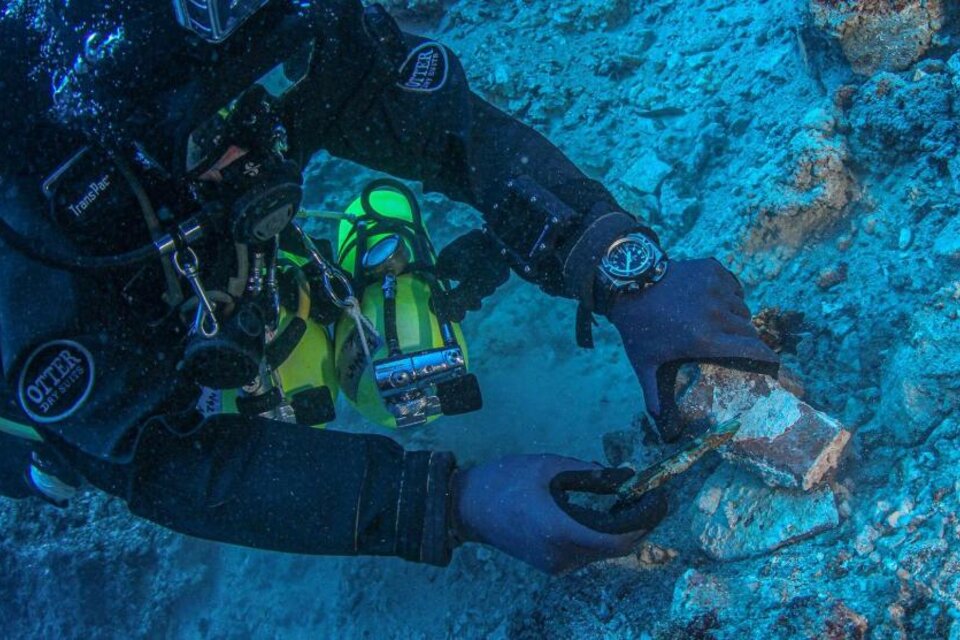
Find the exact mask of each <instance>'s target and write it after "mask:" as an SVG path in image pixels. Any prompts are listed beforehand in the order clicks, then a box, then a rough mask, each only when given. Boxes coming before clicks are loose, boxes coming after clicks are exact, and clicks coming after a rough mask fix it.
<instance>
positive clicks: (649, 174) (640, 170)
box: [620, 149, 673, 194]
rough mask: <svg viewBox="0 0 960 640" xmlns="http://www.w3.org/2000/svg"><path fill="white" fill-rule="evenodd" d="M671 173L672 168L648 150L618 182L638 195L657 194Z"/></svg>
mask: <svg viewBox="0 0 960 640" xmlns="http://www.w3.org/2000/svg"><path fill="white" fill-rule="evenodd" d="M671 172H673V167H671V166H670V165H668V164H667V163H666V162H664V161H662V160H661V159H660V158H659V157H657V154H656V152H654V151H652V150H649V149H648V150H646V151H645V152H644V153H643V155H642V156H640V157H639V158H638V159H637V160H636V161H635V162H634V163H633V164H632V165H631V166H630V168H629V169H627V171H626V173H624V174H623V175H622V176H621V177H620V182H622V183H623V184H625V185H626V186H628V187H630V188H631V189H633V190H634V191H636V192H637V193H640V194H649V193H657V191H658V190H659V189H660V185H661V184H663V181H664V180H666V178H667V176H668V175H670V173H671Z"/></svg>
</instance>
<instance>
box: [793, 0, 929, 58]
mask: <svg viewBox="0 0 960 640" xmlns="http://www.w3.org/2000/svg"><path fill="white" fill-rule="evenodd" d="M810 6H811V12H812V14H813V21H814V23H815V24H816V25H817V26H818V27H820V28H821V29H823V30H824V31H826V32H827V33H829V34H830V35H832V36H833V37H835V38H837V39H838V40H839V42H840V46H841V48H842V49H843V53H844V55H845V56H846V57H847V60H849V61H850V66H851V67H852V68H853V70H854V71H856V72H857V73H861V74H864V75H871V74H873V73H875V72H876V71H880V70H885V71H902V70H903V69H906V68H907V67H909V66H910V65H912V64H913V63H914V62H916V61H917V60H919V59H920V58H921V57H922V56H923V54H924V53H926V51H927V49H929V48H930V45H931V43H932V42H933V37H934V35H935V34H936V33H937V31H939V30H940V28H941V27H942V26H943V19H944V14H943V2H942V0H811V3H810Z"/></svg>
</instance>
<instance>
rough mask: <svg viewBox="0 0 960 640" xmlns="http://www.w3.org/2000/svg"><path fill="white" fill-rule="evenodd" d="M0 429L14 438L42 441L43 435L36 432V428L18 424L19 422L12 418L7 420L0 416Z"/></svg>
mask: <svg viewBox="0 0 960 640" xmlns="http://www.w3.org/2000/svg"><path fill="white" fill-rule="evenodd" d="M0 431H2V432H3V433H6V434H8V435H11V436H14V437H15V438H23V439H25V440H33V441H35V442H43V437H41V435H40V434H39V433H37V430H36V429H34V428H33V427H29V426H27V425H25V424H20V423H19V422H14V421H12V420H7V419H6V418H0Z"/></svg>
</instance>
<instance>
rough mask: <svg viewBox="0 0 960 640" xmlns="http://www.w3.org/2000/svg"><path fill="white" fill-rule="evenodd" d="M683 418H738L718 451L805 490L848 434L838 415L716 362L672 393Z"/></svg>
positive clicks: (825, 471) (776, 482) (775, 483)
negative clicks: (730, 436) (676, 393)
mask: <svg viewBox="0 0 960 640" xmlns="http://www.w3.org/2000/svg"><path fill="white" fill-rule="evenodd" d="M678 405H679V407H680V413H681V416H682V418H683V420H684V421H687V422H694V421H697V422H702V421H704V420H709V421H716V422H726V421H727V420H731V419H733V418H738V419H739V420H740V423H741V426H740V430H739V431H738V432H737V434H736V435H735V436H734V437H733V439H732V440H731V441H730V442H729V443H728V444H727V445H725V446H724V447H721V449H720V454H721V455H722V456H723V457H724V458H726V459H727V460H730V461H731V462H734V463H736V464H737V465H739V466H741V467H744V468H746V469H749V470H750V471H752V472H754V473H756V474H759V476H760V477H761V478H763V480H764V482H766V483H767V484H768V485H770V486H772V487H788V488H795V489H803V490H804V491H809V490H810V489H812V488H814V487H816V486H817V485H819V484H821V483H823V482H824V481H825V480H826V479H828V478H829V477H830V475H831V474H832V472H833V471H834V470H835V469H836V467H837V464H838V463H839V460H840V456H841V454H842V453H843V451H844V448H845V447H846V446H847V443H848V442H849V440H850V432H849V431H847V430H846V429H844V428H843V425H841V424H840V423H839V422H838V421H836V420H834V419H833V418H831V417H830V416H828V415H826V414H824V413H822V412H820V411H817V410H816V409H814V408H813V407H811V406H810V405H808V404H807V403H805V402H803V401H802V400H800V399H799V398H797V397H796V396H795V395H794V394H792V393H791V392H790V391H788V390H787V389H785V388H784V387H783V386H782V385H781V384H780V383H779V382H778V381H777V380H774V379H773V378H771V377H769V376H764V375H760V374H753V373H744V372H740V371H734V370H732V369H726V368H724V367H720V366H716V365H700V366H699V372H698V374H697V375H695V376H694V377H693V378H692V379H691V382H689V383H688V386H687V387H686V389H684V390H683V392H682V394H681V396H680V397H679V398H678Z"/></svg>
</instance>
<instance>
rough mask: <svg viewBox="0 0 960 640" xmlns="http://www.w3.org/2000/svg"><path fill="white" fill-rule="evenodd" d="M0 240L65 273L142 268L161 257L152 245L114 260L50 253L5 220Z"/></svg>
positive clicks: (2, 221)
mask: <svg viewBox="0 0 960 640" xmlns="http://www.w3.org/2000/svg"><path fill="white" fill-rule="evenodd" d="M0 240H3V241H4V242H5V243H7V244H8V245H10V247H11V248H13V249H14V250H15V251H19V252H20V253H22V254H23V255H25V256H27V257H28V258H30V259H32V260H36V261H37V262H40V263H41V264H44V265H46V266H48V267H52V268H54V269H63V270H66V271H102V270H104V269H118V268H121V267H129V266H132V265H135V264H139V263H141V262H145V261H147V260H149V259H150V258H154V257H157V256H159V255H160V254H159V251H158V250H157V248H156V247H155V246H154V245H152V244H147V245H144V246H142V247H140V248H139V249H134V250H133V251H128V252H126V253H118V254H116V255H112V256H90V255H85V254H82V253H73V254H68V253H60V252H59V251H57V250H55V249H51V248H50V247H49V246H48V245H46V244H44V243H43V242H41V241H37V240H31V239H30V238H28V237H27V236H24V235H23V234H21V233H20V232H19V231H17V230H16V229H14V228H13V227H11V226H10V225H9V224H8V223H7V221H6V220H3V219H0Z"/></svg>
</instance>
